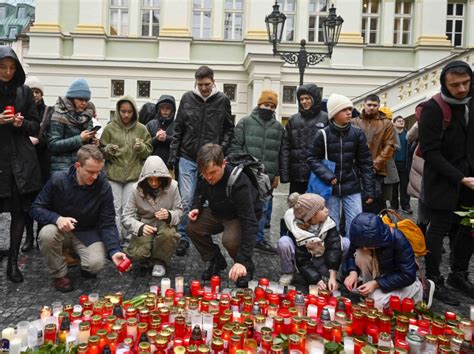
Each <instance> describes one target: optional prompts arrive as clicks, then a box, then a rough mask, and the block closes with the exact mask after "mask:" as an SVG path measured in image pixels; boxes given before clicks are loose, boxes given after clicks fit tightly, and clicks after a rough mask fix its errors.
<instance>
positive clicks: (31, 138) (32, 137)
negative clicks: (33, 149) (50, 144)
mask: <svg viewBox="0 0 474 354" xmlns="http://www.w3.org/2000/svg"><path fill="white" fill-rule="evenodd" d="M30 141H31V143H32V144H33V145H38V144H39V139H38V138H35V137H34V136H30Z"/></svg>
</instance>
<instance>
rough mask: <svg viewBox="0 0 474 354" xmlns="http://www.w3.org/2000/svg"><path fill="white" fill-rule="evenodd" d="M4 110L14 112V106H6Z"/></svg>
mask: <svg viewBox="0 0 474 354" xmlns="http://www.w3.org/2000/svg"><path fill="white" fill-rule="evenodd" d="M5 111H10V112H11V114H15V107H14V106H6V107H5Z"/></svg>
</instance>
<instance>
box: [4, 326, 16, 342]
mask: <svg viewBox="0 0 474 354" xmlns="http://www.w3.org/2000/svg"><path fill="white" fill-rule="evenodd" d="M14 335H15V328H11V327H8V328H5V329H4V330H3V331H2V338H3V339H8V340H12V338H13V336H14Z"/></svg>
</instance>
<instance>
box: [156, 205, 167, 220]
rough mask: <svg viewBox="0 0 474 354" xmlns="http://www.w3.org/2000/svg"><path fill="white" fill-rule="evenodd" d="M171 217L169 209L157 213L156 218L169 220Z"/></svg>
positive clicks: (162, 209)
mask: <svg viewBox="0 0 474 354" xmlns="http://www.w3.org/2000/svg"><path fill="white" fill-rule="evenodd" d="M168 215H169V211H168V210H167V209H164V208H161V209H160V211H157V212H156V213H155V218H157V219H158V220H167V219H168Z"/></svg>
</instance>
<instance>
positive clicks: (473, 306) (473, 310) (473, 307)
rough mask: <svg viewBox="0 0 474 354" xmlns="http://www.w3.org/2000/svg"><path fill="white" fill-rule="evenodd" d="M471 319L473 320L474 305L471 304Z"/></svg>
mask: <svg viewBox="0 0 474 354" xmlns="http://www.w3.org/2000/svg"><path fill="white" fill-rule="evenodd" d="M471 321H474V305H471Z"/></svg>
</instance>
